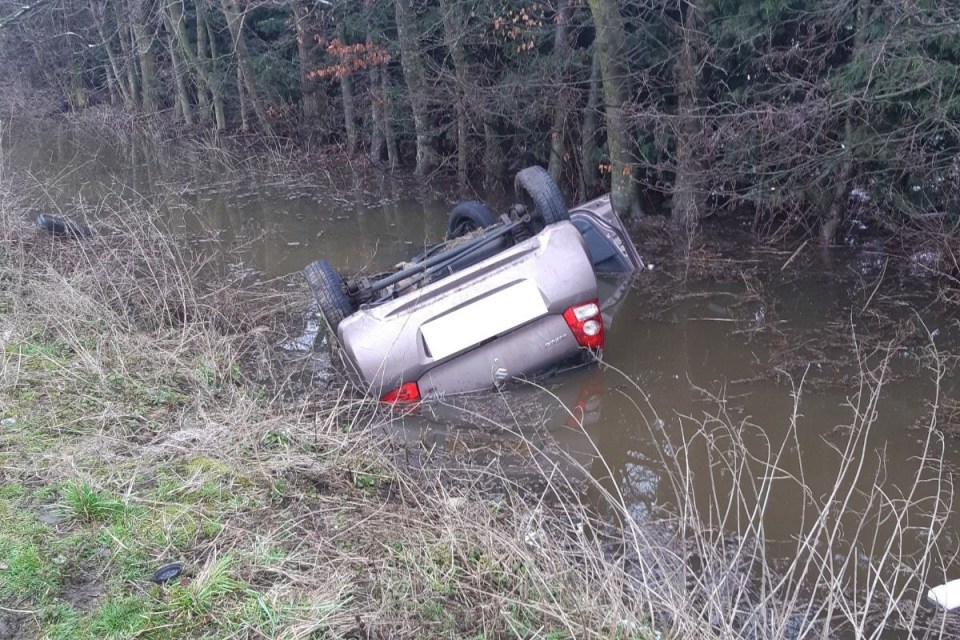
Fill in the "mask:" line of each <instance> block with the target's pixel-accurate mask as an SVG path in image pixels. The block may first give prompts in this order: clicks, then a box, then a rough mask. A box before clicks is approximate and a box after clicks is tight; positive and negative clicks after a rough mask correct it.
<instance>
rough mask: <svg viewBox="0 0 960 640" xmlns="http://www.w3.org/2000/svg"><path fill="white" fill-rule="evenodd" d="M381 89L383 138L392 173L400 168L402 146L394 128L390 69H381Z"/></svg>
mask: <svg viewBox="0 0 960 640" xmlns="http://www.w3.org/2000/svg"><path fill="white" fill-rule="evenodd" d="M380 87H381V95H382V96H383V137H384V139H385V141H386V143H387V162H388V163H389V164H390V169H391V171H392V170H393V169H396V168H397V167H398V166H400V146H399V145H398V144H397V134H396V131H394V128H393V98H392V86H391V82H390V70H389V68H388V67H383V68H382V69H380Z"/></svg>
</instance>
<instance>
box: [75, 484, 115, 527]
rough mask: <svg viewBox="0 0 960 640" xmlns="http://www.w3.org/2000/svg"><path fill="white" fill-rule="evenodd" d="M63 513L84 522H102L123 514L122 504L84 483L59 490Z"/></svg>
mask: <svg viewBox="0 0 960 640" xmlns="http://www.w3.org/2000/svg"><path fill="white" fill-rule="evenodd" d="M60 497H61V500H62V502H61V505H62V507H63V510H64V512H66V513H67V514H69V515H70V516H72V517H74V518H76V519H78V520H82V521H85V522H102V521H105V520H109V519H110V518H112V517H113V516H115V515H118V514H120V513H123V510H124V505H123V502H122V501H121V500H120V499H118V498H115V497H113V496H111V495H108V494H106V493H104V492H103V491H100V490H99V489H96V488H94V487H93V486H91V485H90V483H88V482H86V481H80V482H70V483H68V484H66V485H65V486H64V487H63V488H62V489H61V490H60Z"/></svg>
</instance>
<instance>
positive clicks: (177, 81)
mask: <svg viewBox="0 0 960 640" xmlns="http://www.w3.org/2000/svg"><path fill="white" fill-rule="evenodd" d="M167 46H168V47H169V48H170V61H171V63H172V65H173V81H174V85H175V86H176V89H177V102H178V103H179V105H180V113H181V115H182V116H183V122H184V124H186V125H187V126H188V127H191V128H192V127H193V106H192V105H191V104H190V92H189V91H188V90H187V81H186V70H185V69H184V66H183V60H181V59H180V52H179V51H178V50H177V49H178V47H177V43H176V42H174V39H173V34H172V33H170V32H168V33H167Z"/></svg>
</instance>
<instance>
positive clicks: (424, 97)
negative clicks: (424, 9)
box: [393, 0, 437, 176]
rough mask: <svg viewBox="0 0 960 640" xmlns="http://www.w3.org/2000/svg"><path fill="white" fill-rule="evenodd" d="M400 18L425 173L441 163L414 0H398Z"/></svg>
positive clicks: (400, 40) (419, 154)
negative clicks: (433, 126)
mask: <svg viewBox="0 0 960 640" xmlns="http://www.w3.org/2000/svg"><path fill="white" fill-rule="evenodd" d="M393 6H394V9H395V12H396V20H397V41H398V44H399V46H400V66H401V68H402V69H403V78H404V80H405V81H406V84H407V92H408V95H409V98H410V108H411V110H412V111H413V128H414V130H415V132H416V136H417V165H416V168H415V169H414V173H415V174H416V175H418V176H425V175H427V174H428V173H430V172H431V171H432V170H433V168H434V167H435V166H436V164H437V151H436V146H435V144H436V143H435V141H434V135H433V128H432V127H431V125H430V114H429V111H428V110H429V104H430V101H429V98H428V91H429V87H427V81H426V71H425V69H424V64H423V59H422V58H421V51H420V38H419V35H418V34H419V29H418V27H417V15H416V11H415V10H414V8H413V4H412V2H411V0H394V2H393Z"/></svg>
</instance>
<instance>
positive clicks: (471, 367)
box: [417, 315, 582, 399]
mask: <svg viewBox="0 0 960 640" xmlns="http://www.w3.org/2000/svg"><path fill="white" fill-rule="evenodd" d="M581 351H582V350H581V348H580V346H579V345H578V344H577V341H576V339H575V338H574V337H573V333H572V332H571V331H570V328H569V327H568V326H567V323H566V322H565V321H564V319H563V318H562V317H561V316H558V315H550V316H546V317H543V318H540V319H538V320H534V321H533V322H531V323H529V324H527V325H525V326H523V327H521V328H519V329H517V330H515V331H512V332H511V333H509V334H508V335H505V336H502V337H500V338H496V339H494V340H491V341H490V342H488V343H486V344H483V345H481V346H479V347H477V348H475V349H473V350H472V351H470V352H468V353H465V354H463V355H461V356H459V357H458V358H456V359H454V360H451V361H450V362H446V363H444V364H441V365H438V366H436V367H434V368H432V369H430V370H429V371H427V372H426V373H425V374H424V375H423V376H422V377H421V378H420V379H419V380H418V381H417V384H418V386H419V387H420V395H421V397H423V398H425V399H427V398H440V397H443V396H444V395H447V394H454V393H466V392H470V391H480V390H483V389H489V388H491V387H493V386H495V385H498V384H501V383H503V382H507V381H508V380H511V379H514V378H516V377H518V376H524V375H527V374H534V373H537V372H539V371H542V370H544V369H547V368H549V367H550V366H552V365H554V364H556V363H558V362H561V361H563V360H567V359H569V358H571V357H573V356H575V355H577V354H578V353H580V352H581Z"/></svg>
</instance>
